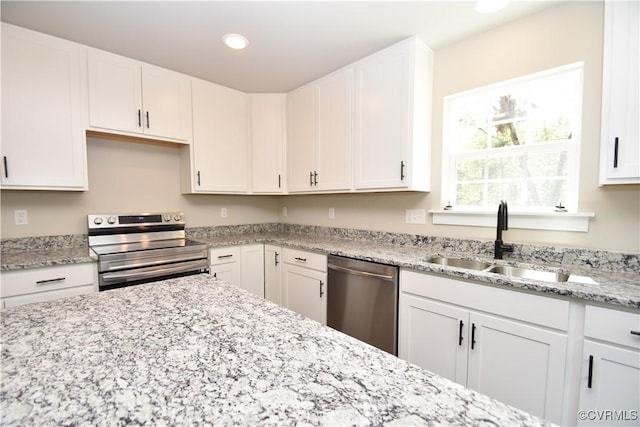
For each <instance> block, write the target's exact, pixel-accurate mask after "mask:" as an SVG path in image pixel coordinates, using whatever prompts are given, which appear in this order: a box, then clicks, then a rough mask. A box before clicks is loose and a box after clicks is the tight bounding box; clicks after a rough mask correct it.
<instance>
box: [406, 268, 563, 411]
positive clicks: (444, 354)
mask: <svg viewBox="0 0 640 427" xmlns="http://www.w3.org/2000/svg"><path fill="white" fill-rule="evenodd" d="M400 290H401V294H400V303H399V304H400V307H399V319H398V322H399V323H398V325H399V328H398V349H399V357H400V358H402V359H405V360H408V361H409V362H412V363H414V364H416V365H418V366H420V367H423V368H425V369H427V370H429V371H432V372H434V373H436V374H438V375H440V376H443V377H445V378H448V379H450V380H453V381H455V382H458V383H460V384H462V385H466V386H468V387H469V388H472V389H474V390H476V391H479V392H481V393H483V394H486V395H488V396H491V397H493V398H496V399H498V400H501V401H503V402H505V403H507V404H509V405H512V406H515V407H517V408H519V409H522V410H524V411H527V412H529V413H531V414H533V415H536V416H538V417H541V418H544V419H547V420H549V421H552V422H555V423H560V422H562V411H563V395H564V379H565V364H566V353H567V341H568V338H567V332H566V331H567V328H568V319H569V302H567V301H562V300H557V299H552V298H546V297H541V296H536V295H529V294H524V293H519V292H514V291H509V290H502V289H496V288H490V287H487V286H482V285H479V284H474V283H469V282H464V281H459V280H453V279H449V278H445V277H440V276H433V275H429V274H424V273H418V272H413V271H407V270H402V271H401V273H400ZM487 313H491V314H487Z"/></svg>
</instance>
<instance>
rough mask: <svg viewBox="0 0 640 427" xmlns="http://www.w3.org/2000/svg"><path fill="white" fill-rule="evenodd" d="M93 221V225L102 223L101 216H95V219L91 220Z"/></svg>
mask: <svg viewBox="0 0 640 427" xmlns="http://www.w3.org/2000/svg"><path fill="white" fill-rule="evenodd" d="M93 223H94V224H95V225H100V224H102V218H100V217H97V218H96V219H94V220H93Z"/></svg>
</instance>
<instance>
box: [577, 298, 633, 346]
mask: <svg viewBox="0 0 640 427" xmlns="http://www.w3.org/2000/svg"><path fill="white" fill-rule="evenodd" d="M631 331H634V332H637V333H639V334H640V313H630V312H628V311H621V310H613V309H608V308H602V307H594V306H591V305H588V306H587V307H586V310H585V315H584V336H585V337H588V338H595V339H598V340H602V341H607V342H610V343H614V344H620V345H626V346H629V347H634V348H640V335H634V334H632V333H631Z"/></svg>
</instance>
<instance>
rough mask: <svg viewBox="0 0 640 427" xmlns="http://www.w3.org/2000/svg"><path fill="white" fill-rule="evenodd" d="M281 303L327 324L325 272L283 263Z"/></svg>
mask: <svg viewBox="0 0 640 427" xmlns="http://www.w3.org/2000/svg"><path fill="white" fill-rule="evenodd" d="M282 272H283V278H282V285H283V287H282V291H283V295H284V298H283V305H284V306H285V307H287V308H289V309H291V310H293V311H295V312H296V313H300V314H302V315H303V316H306V317H308V318H310V319H313V320H315V321H317V322H319V323H322V324H323V325H326V324H327V286H326V283H327V273H322V272H319V271H314V270H310V269H307V268H301V267H297V266H295V265H289V264H285V266H284V267H283V271H282Z"/></svg>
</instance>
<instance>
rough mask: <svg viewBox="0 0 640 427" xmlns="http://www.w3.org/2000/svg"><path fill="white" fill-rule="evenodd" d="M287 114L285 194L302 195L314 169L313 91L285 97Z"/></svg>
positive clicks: (304, 89)
mask: <svg viewBox="0 0 640 427" xmlns="http://www.w3.org/2000/svg"><path fill="white" fill-rule="evenodd" d="M287 98H288V110H289V134H288V141H287V142H288V145H287V148H288V152H289V156H288V162H287V163H288V166H289V175H288V181H289V183H288V190H289V191H290V192H306V191H311V190H312V189H313V170H314V168H315V166H316V156H315V149H316V143H317V138H316V125H317V123H316V90H315V87H314V86H304V87H302V88H300V89H297V90H295V91H294V92H291V93H289V94H288V96H287Z"/></svg>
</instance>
